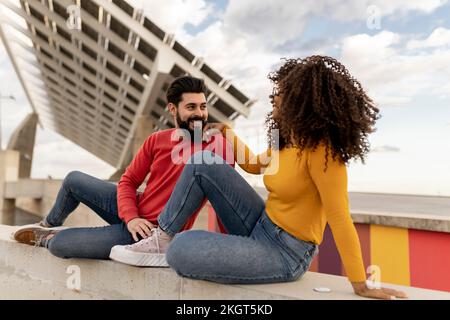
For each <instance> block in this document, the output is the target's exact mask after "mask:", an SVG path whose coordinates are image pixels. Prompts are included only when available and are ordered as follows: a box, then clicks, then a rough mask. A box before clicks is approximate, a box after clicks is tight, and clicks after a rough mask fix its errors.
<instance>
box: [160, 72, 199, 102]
mask: <svg viewBox="0 0 450 320" xmlns="http://www.w3.org/2000/svg"><path fill="white" fill-rule="evenodd" d="M183 93H204V94H205V96H206V95H207V90H206V86H205V82H204V81H203V80H202V79H199V78H194V77H191V76H182V77H178V78H176V79H175V80H174V81H173V82H172V83H171V84H170V86H169V88H167V91H166V98H167V102H168V103H173V104H174V105H176V106H178V103H180V101H181V95H182V94H183Z"/></svg>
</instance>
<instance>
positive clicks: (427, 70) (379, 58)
mask: <svg viewBox="0 0 450 320" xmlns="http://www.w3.org/2000/svg"><path fill="white" fill-rule="evenodd" d="M430 37H431V36H430ZM405 39H406V37H404V36H401V35H399V34H395V33H393V32H388V31H382V32H380V33H378V34H375V35H373V36H370V35H367V34H358V35H352V36H349V37H347V38H345V39H344V40H343V41H342V50H341V60H342V62H343V63H344V64H345V65H346V66H347V67H348V68H349V70H350V71H351V73H353V75H354V76H355V77H356V78H358V79H360V81H361V82H362V84H363V86H364V87H365V88H366V89H367V90H368V91H369V93H370V94H371V95H372V96H373V98H374V100H375V101H378V102H379V103H380V104H381V106H383V104H382V103H384V104H385V106H388V105H394V106H398V105H402V104H403V105H404V104H408V103H409V102H410V101H411V100H412V99H413V98H414V97H416V96H418V95H421V94H445V93H448V92H449V90H448V87H446V86H445V84H447V83H448V79H449V78H450V65H449V64H448V61H449V57H450V48H446V47H443V46H440V47H435V48H433V50H431V51H427V52H423V53H421V54H412V52H409V51H408V50H407V49H406V48H405V46H404V42H405V41H404V40H405Z"/></svg>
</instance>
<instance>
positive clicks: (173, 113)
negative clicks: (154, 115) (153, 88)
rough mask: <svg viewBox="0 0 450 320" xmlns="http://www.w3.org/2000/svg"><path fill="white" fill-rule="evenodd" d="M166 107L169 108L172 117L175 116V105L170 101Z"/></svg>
mask: <svg viewBox="0 0 450 320" xmlns="http://www.w3.org/2000/svg"><path fill="white" fill-rule="evenodd" d="M167 107H168V108H169V112H170V114H171V115H172V116H173V117H176V116H177V107H176V106H175V105H174V104H173V103H171V102H169V104H168V105H167Z"/></svg>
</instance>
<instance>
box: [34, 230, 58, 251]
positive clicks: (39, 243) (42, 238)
mask: <svg viewBox="0 0 450 320" xmlns="http://www.w3.org/2000/svg"><path fill="white" fill-rule="evenodd" d="M55 233H56V232H49V231H47V230H45V231H43V230H35V231H34V235H35V236H34V237H35V239H36V240H35V241H34V246H35V247H47V242H48V240H49V239H48V237H49V236H50V235H52V234H55Z"/></svg>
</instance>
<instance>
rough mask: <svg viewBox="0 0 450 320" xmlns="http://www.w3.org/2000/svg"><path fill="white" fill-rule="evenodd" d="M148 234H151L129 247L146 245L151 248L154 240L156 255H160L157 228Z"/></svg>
mask: <svg viewBox="0 0 450 320" xmlns="http://www.w3.org/2000/svg"><path fill="white" fill-rule="evenodd" d="M150 233H151V235H150V236H149V237H147V238H145V239H142V240H141V241H139V242H136V243H134V244H132V245H130V247H143V246H147V245H148V246H150V247H151V242H153V239H155V242H156V249H157V250H158V253H161V250H160V249H159V235H158V228H153V229H151V230H150Z"/></svg>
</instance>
